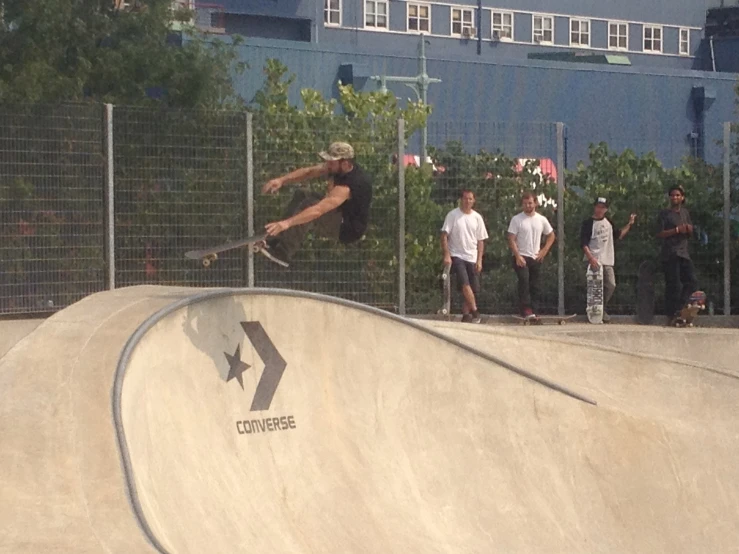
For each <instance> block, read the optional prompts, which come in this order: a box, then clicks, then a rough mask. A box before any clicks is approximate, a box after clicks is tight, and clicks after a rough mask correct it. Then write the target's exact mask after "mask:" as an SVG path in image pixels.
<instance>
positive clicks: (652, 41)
mask: <svg viewBox="0 0 739 554" xmlns="http://www.w3.org/2000/svg"><path fill="white" fill-rule="evenodd" d="M644 51H645V52H662V27H655V26H653V25H644Z"/></svg>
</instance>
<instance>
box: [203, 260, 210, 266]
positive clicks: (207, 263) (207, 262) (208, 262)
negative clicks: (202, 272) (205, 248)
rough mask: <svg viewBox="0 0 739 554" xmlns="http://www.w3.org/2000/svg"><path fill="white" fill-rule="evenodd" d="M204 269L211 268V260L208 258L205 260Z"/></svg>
mask: <svg viewBox="0 0 739 554" xmlns="http://www.w3.org/2000/svg"><path fill="white" fill-rule="evenodd" d="M203 267H210V260H209V259H208V258H205V259H204V260H203Z"/></svg>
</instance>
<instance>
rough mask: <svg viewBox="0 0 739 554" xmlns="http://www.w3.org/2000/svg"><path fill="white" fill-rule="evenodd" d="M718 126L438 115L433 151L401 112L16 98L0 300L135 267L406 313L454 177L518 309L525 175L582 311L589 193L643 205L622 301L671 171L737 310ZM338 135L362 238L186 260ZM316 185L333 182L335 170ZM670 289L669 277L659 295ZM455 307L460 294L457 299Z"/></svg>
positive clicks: (28, 306) (179, 280)
mask: <svg viewBox="0 0 739 554" xmlns="http://www.w3.org/2000/svg"><path fill="white" fill-rule="evenodd" d="M724 130H725V144H724V164H723V165H722V166H720V167H713V166H709V165H707V164H704V163H702V162H700V161H699V160H696V159H690V160H686V161H685V163H684V164H683V166H681V167H680V168H665V167H662V165H661V164H660V163H659V159H658V158H657V156H656V155H654V154H649V153H645V152H643V151H642V150H641V149H640V146H639V145H640V144H641V137H627V136H619V135H618V134H617V133H613V132H611V133H609V134H605V135H602V134H600V131H597V130H593V132H592V136H590V135H589V137H588V138H589V139H591V142H592V143H593V147H592V149H591V153H590V159H588V160H572V159H568V158H567V140H568V135H567V133H568V129H567V128H566V126H564V125H563V124H561V123H548V122H544V123H517V124H509V123H507V124H496V125H480V124H479V123H476V122H459V121H457V122H447V123H435V124H430V125H429V126H428V129H427V137H428V154H429V158H428V159H423V157H422V156H421V155H420V154H421V153H420V152H415V151H407V150H406V148H407V146H406V145H407V144H416V142H415V141H413V140H411V141H410V142H409V140H408V139H409V138H411V137H409V136H408V133H407V132H406V130H405V125H404V123H403V122H402V121H399V122H398V121H389V120H386V121H366V120H362V119H361V118H350V117H347V116H340V115H322V116H314V117H307V116H306V115H305V114H301V113H299V112H297V111H296V112H294V113H280V114H271V113H269V112H256V113H254V114H251V113H246V112H233V111H206V110H192V111H185V110H160V109H144V108H132V107H113V106H109V105H108V106H100V105H72V106H53V107H52V106H30V107H29V106H5V107H2V108H0V218H1V219H0V278H1V280H0V313H4V314H14V313H33V312H48V311H54V310H58V309H61V308H63V307H65V306H67V305H69V304H71V303H73V302H75V301H77V300H79V299H80V298H82V297H84V296H85V295H88V294H91V293H93V292H97V291H100V290H104V289H107V288H112V287H122V286H130V285H136V284H144V283H153V284H167V285H183V286H230V287H241V286H270V287H285V288H295V289H301V290H310V291H315V292H322V293H325V294H331V295H336V296H341V297H343V298H348V299H351V300H355V301H358V302H363V303H366V304H371V305H374V306H379V307H382V308H385V309H388V310H392V311H395V312H399V313H408V314H427V313H434V312H435V311H436V310H437V309H438V307H439V305H440V296H441V294H440V286H439V282H438V275H439V273H440V270H441V249H440V244H439V230H440V227H441V224H442V222H443V219H444V216H445V215H446V213H447V212H448V211H449V210H451V209H452V208H453V207H455V206H456V202H457V198H458V193H459V191H460V189H462V188H468V189H472V190H473V191H475V193H476V196H477V205H476V209H477V210H478V211H479V212H480V213H481V214H482V215H483V216H484V218H485V221H486V225H487V227H488V232H489V234H490V239H489V240H488V241H487V243H486V253H485V259H484V267H483V274H482V291H481V293H480V295H479V305H480V308H481V310H482V311H483V312H484V313H490V314H501V313H514V312H515V311H516V309H517V298H516V277H515V273H514V271H513V269H512V261H511V256H510V253H509V251H508V247H507V244H506V239H505V235H506V231H507V228H508V224H509V222H510V219H511V218H512V217H513V216H514V215H515V214H516V213H518V211H520V195H521V192H522V191H524V190H534V191H535V193H536V194H537V196H538V198H539V200H540V204H541V206H540V208H539V211H540V212H541V213H543V214H544V215H545V216H546V217H548V218H549V220H550V222H551V223H552V225H553V227H554V229H555V231H556V233H557V239H558V240H557V245H556V246H555V247H554V248H553V249H552V252H551V254H550V256H549V257H548V258H547V260H546V261H545V265H544V276H543V290H542V298H541V304H540V307H539V309H540V311H541V312H542V313H557V312H559V313H563V312H567V313H573V312H574V313H583V311H584V303H585V264H584V262H583V260H582V251H581V249H580V244H579V229H580V225H581V224H582V222H583V220H585V219H586V218H588V217H589V216H590V214H591V213H592V200H593V198H594V197H595V196H603V195H606V196H608V197H609V200H610V202H611V206H610V210H609V215H610V216H611V217H612V218H613V221H614V224H615V225H616V227H621V226H623V225H624V224H625V222H626V221H627V220H628V216H629V214H630V213H636V214H637V225H636V226H635V227H634V228H633V229H632V230H631V231H630V233H629V235H628V236H627V237H626V238H625V239H624V240H622V241H619V244H618V247H617V261H616V273H617V281H618V287H617V290H616V294H615V296H614V298H613V300H612V302H611V304H610V306H609V308H610V311H611V312H612V313H620V314H628V313H633V312H634V309H635V304H636V279H637V273H638V267H639V264H640V263H641V262H643V261H644V260H649V259H652V260H655V261H656V260H657V259H658V257H659V244H658V242H657V241H656V240H655V238H654V221H655V218H656V214H657V213H658V211H659V209H660V208H662V207H665V206H666V196H665V194H664V192H665V189H666V187H667V186H669V185H670V184H674V183H676V182H681V183H683V184H684V185H685V186H686V188H688V191H689V196H688V202H689V204H688V206H689V208H690V209H691V212H692V215H693V220H694V223H695V224H696V232H695V234H694V237H693V238H692V241H691V253H692V256H693V260H694V263H695V266H696V270H697V273H698V279H699V284H700V286H701V288H702V289H704V290H706V291H707V292H708V296H709V300H710V305H711V309H712V310H713V311H714V313H729V311H730V308H731V302H732V300H733V299H737V298H738V297H739V296H738V295H737V292H739V291H735V292H734V294H732V285H733V286H734V287H737V286H739V285H737V284H738V283H739V275H737V268H738V267H739V264H738V263H737V260H736V257H737V249H736V243H737V234H736V232H735V231H734V229H735V224H734V218H735V217H736V216H737V215H738V214H737V212H736V210H735V207H736V206H735V204H732V197H731V195H730V192H731V190H736V188H737V186H739V182H738V179H737V175H739V171H738V166H737V163H736V157H735V154H736V144H734V145H733V148H732V143H731V140H732V135H731V134H730V132H729V125H728V124H726V125H725V126H724ZM335 140H345V141H347V142H350V143H351V144H353V146H354V148H355V150H356V152H357V160H358V161H359V163H360V164H361V165H362V166H363V167H364V168H365V170H366V171H367V172H368V173H369V174H370V175H371V176H372V178H373V181H374V200H373V205H372V212H371V225H370V229H369V230H368V232H367V234H366V236H365V238H364V239H363V240H361V241H359V242H358V243H355V244H352V245H340V244H337V243H336V242H334V241H332V240H330V239H326V238H322V237H319V236H313V235H309V236H308V238H307V239H306V241H305V243H304V246H303V248H302V249H301V251H300V252H299V253H298V255H297V257H296V259H294V260H293V263H292V264H291V267H290V268H289V269H287V270H285V269H282V268H280V267H279V266H276V265H275V264H273V263H272V262H270V261H268V260H267V259H265V258H264V257H262V256H259V255H254V254H252V253H251V252H250V251H249V250H248V249H241V250H235V251H232V252H227V253H224V254H223V255H221V257H220V258H219V260H218V261H217V262H216V263H214V264H213V265H212V266H211V267H209V268H204V267H202V266H201V265H199V264H198V263H197V262H195V261H193V260H188V259H185V258H184V256H183V254H184V252H185V251H187V250H191V249H196V248H203V247H207V246H213V245H217V244H220V243H224V242H227V241H230V240H234V239H237V238H241V237H244V236H247V235H250V234H253V233H254V232H255V231H256V232H258V231H259V230H260V229H262V228H263V226H264V225H265V223H267V222H269V221H273V220H275V219H278V218H281V214H282V212H283V211H284V210H285V207H286V206H287V204H288V202H289V201H290V198H291V196H292V193H293V190H292V189H291V188H290V187H286V188H284V189H283V190H281V191H280V193H279V194H277V195H274V196H271V195H264V194H262V193H261V187H262V185H263V184H264V183H265V182H266V181H267V180H269V179H270V178H273V177H275V176H279V175H282V174H284V173H287V172H288V171H291V170H293V169H296V168H298V167H301V166H305V165H310V164H313V163H316V162H318V161H319V159H318V157H317V153H318V151H319V150H320V149H323V148H325V147H326V146H327V145H328V144H329V143H330V142H332V141H335ZM684 140H685V139H684V138H675V137H673V136H672V135H668V136H664V137H661V141H662V145H663V148H664V149H665V151H684V150H685V149H686V145H685V144H683V142H684ZM611 145H616V147H613V146H611ZM624 145H629V147H628V148H626V149H625V148H624ZM680 149H682V150H680ZM688 151H689V149H688ZM307 186H308V187H309V189H310V190H312V191H315V192H317V193H322V192H323V191H324V190H325V188H326V186H327V183H325V182H315V183H311V184H307ZM732 261H733V262H734V263H732ZM661 291H662V285H661V281H658V302H660V301H661V299H660V297H661V294H662V292H661ZM459 304H460V301H459V298H458V295H457V294H455V306H456V309H457V310H458V309H459ZM734 309H736V304H735V308H734Z"/></svg>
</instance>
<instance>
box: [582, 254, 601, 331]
mask: <svg viewBox="0 0 739 554" xmlns="http://www.w3.org/2000/svg"><path fill="white" fill-rule="evenodd" d="M585 280H586V282H587V306H586V308H585V313H587V314H588V321H589V322H590V323H603V266H602V265H598V269H593V268H592V267H590V264H588V268H587V269H586V270H585Z"/></svg>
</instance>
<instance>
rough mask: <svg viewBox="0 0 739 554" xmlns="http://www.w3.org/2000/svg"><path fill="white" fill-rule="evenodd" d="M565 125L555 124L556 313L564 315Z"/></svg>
mask: <svg viewBox="0 0 739 554" xmlns="http://www.w3.org/2000/svg"><path fill="white" fill-rule="evenodd" d="M564 199H565V124H564V123H561V122H559V123H557V313H558V314H559V315H560V316H563V315H565V205H564Z"/></svg>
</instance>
